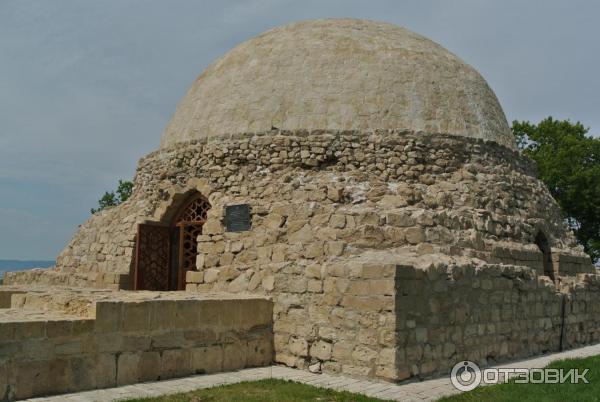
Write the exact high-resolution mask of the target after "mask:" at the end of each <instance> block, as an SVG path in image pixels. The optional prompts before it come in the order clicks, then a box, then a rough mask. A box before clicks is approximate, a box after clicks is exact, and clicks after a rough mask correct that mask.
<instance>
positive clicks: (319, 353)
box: [310, 340, 332, 361]
mask: <svg viewBox="0 0 600 402" xmlns="http://www.w3.org/2000/svg"><path fill="white" fill-rule="evenodd" d="M331 348H332V345H331V343H329V342H325V341H322V340H321V341H317V342H315V343H313V344H312V345H311V347H310V355H311V356H312V357H315V358H317V359H319V360H321V361H324V360H329V359H331Z"/></svg>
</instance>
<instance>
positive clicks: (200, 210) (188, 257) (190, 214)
mask: <svg viewBox="0 0 600 402" xmlns="http://www.w3.org/2000/svg"><path fill="white" fill-rule="evenodd" d="M209 209H210V203H209V202H208V200H207V199H206V198H205V197H204V196H202V195H200V194H198V195H196V196H195V197H192V198H191V199H190V200H189V201H188V202H187V203H186V204H185V205H184V206H183V208H182V209H181V211H180V213H179V214H178V215H177V218H176V219H175V225H176V226H178V227H179V230H180V232H179V267H178V268H179V269H178V270H179V273H178V281H177V284H178V288H179V289H185V276H186V273H187V271H190V270H193V269H195V268H196V256H197V255H198V240H197V239H198V236H199V235H201V234H202V225H204V223H205V222H206V219H207V214H208V210H209Z"/></svg>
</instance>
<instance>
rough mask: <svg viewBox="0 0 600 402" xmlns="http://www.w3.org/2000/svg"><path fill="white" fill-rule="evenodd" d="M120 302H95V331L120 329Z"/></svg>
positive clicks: (121, 306) (121, 305) (121, 304)
mask: <svg viewBox="0 0 600 402" xmlns="http://www.w3.org/2000/svg"><path fill="white" fill-rule="evenodd" d="M122 308H123V303H122V302H110V301H99V302H96V320H95V322H94V331H95V332H99V333H102V332H116V331H118V330H120V329H121V320H122Z"/></svg>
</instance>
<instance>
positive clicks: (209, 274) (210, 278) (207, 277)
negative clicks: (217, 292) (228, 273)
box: [203, 268, 219, 283]
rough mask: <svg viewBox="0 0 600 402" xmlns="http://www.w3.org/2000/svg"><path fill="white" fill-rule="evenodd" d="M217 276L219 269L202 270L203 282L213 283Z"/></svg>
mask: <svg viewBox="0 0 600 402" xmlns="http://www.w3.org/2000/svg"><path fill="white" fill-rule="evenodd" d="M218 278H219V270H218V269H216V268H209V269H207V270H205V271H204V278H203V279H204V282H205V283H213V282H216V281H217V279H218Z"/></svg>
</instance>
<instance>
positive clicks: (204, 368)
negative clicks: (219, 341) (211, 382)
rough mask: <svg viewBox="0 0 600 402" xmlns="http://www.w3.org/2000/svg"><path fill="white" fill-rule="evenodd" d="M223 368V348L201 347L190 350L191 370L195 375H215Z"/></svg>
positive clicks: (217, 346) (214, 346)
mask: <svg viewBox="0 0 600 402" xmlns="http://www.w3.org/2000/svg"><path fill="white" fill-rule="evenodd" d="M222 368H223V347H222V346H221V345H213V346H203V347H200V348H194V349H192V370H193V372H194V373H196V374H205V373H215V372H219V371H221V370H222Z"/></svg>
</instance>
